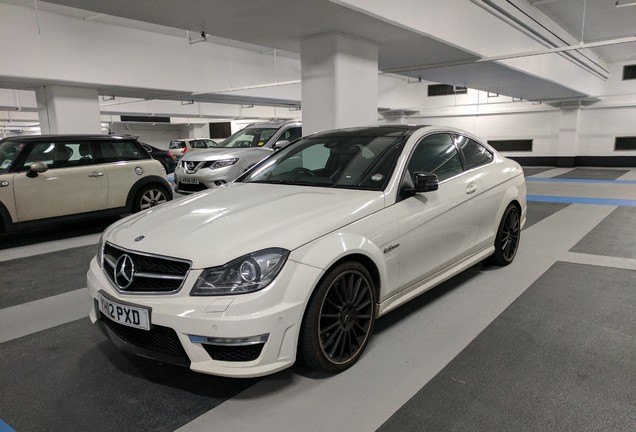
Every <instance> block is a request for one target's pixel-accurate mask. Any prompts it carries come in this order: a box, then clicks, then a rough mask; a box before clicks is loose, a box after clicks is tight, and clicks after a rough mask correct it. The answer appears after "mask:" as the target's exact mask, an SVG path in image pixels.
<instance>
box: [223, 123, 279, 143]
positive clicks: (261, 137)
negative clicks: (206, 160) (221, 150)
mask: <svg viewBox="0 0 636 432" xmlns="http://www.w3.org/2000/svg"><path fill="white" fill-rule="evenodd" d="M277 130H278V127H248V128H245V129H242V130H240V131H238V132H236V133H235V134H234V135H232V136H231V137H229V138H227V139H226V140H225V141H223V142H222V143H221V144H219V147H263V146H264V145H265V143H267V141H268V140H269V139H270V138H271V137H272V135H274V134H275V133H276V131H277Z"/></svg>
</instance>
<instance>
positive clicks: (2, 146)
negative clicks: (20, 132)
mask: <svg viewBox="0 0 636 432" xmlns="http://www.w3.org/2000/svg"><path fill="white" fill-rule="evenodd" d="M22 147H24V144H22V143H18V142H15V141H5V142H3V143H0V173H6V172H8V171H9V168H10V167H11V165H12V164H13V161H15V160H16V158H17V157H18V154H20V150H21V149H22Z"/></svg>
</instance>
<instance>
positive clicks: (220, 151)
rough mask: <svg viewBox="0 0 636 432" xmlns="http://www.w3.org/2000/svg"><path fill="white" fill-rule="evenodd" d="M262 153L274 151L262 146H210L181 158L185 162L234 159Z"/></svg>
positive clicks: (266, 153) (267, 153) (264, 154)
mask: <svg viewBox="0 0 636 432" xmlns="http://www.w3.org/2000/svg"><path fill="white" fill-rule="evenodd" d="M259 153H262V154H263V157H265V156H266V155H269V154H271V153H272V150H271V149H266V148H262V147H236V148H232V147H228V148H225V147H218V148H210V149H204V150H198V151H196V152H194V153H186V154H185V156H184V157H183V158H182V159H181V160H183V161H185V162H187V161H193V162H200V161H213V160H221V159H233V158H240V157H241V156H243V155H246V154H247V155H249V154H259Z"/></svg>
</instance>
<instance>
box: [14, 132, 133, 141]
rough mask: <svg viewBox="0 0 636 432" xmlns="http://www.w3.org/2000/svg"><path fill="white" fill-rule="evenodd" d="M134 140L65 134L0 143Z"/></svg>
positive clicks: (15, 139)
mask: <svg viewBox="0 0 636 432" xmlns="http://www.w3.org/2000/svg"><path fill="white" fill-rule="evenodd" d="M120 139H125V140H136V139H137V138H135V137H133V136H129V135H105V134H104V135H97V134H95V135H82V134H67V135H16V136H11V137H7V138H3V139H2V141H20V142H41V141H68V140H78V141H79V140H81V141H103V140H120Z"/></svg>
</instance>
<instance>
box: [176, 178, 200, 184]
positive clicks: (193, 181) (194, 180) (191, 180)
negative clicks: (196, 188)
mask: <svg viewBox="0 0 636 432" xmlns="http://www.w3.org/2000/svg"><path fill="white" fill-rule="evenodd" d="M180 181H181V183H185V184H199V179H198V178H196V177H192V178H190V177H182V178H181V180H180Z"/></svg>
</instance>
